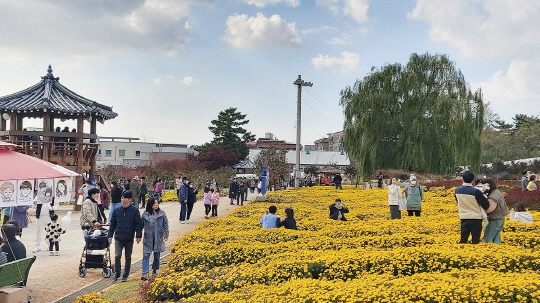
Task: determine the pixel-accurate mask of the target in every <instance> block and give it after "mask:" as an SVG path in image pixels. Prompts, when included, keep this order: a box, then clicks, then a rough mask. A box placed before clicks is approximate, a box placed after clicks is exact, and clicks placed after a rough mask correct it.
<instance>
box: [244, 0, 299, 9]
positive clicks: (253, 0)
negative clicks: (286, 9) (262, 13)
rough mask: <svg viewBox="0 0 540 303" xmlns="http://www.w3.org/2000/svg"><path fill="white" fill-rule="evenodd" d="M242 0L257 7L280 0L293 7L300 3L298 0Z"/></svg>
mask: <svg viewBox="0 0 540 303" xmlns="http://www.w3.org/2000/svg"><path fill="white" fill-rule="evenodd" d="M243 2H244V3H247V4H250V5H255V6H258V7H265V6H267V5H274V4H278V3H282V2H283V3H285V4H286V5H289V6H293V7H294V6H298V5H300V1H299V0H243Z"/></svg>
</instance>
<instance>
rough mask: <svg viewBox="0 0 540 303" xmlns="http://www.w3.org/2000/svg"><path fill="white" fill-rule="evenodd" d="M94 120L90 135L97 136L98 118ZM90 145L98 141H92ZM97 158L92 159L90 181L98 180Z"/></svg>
mask: <svg viewBox="0 0 540 303" xmlns="http://www.w3.org/2000/svg"><path fill="white" fill-rule="evenodd" d="M90 117H91V118H92V120H90V134H91V135H95V134H96V122H97V119H96V117H92V116H90ZM90 143H96V139H90ZM96 156H97V155H94V157H92V163H90V179H95V178H96Z"/></svg>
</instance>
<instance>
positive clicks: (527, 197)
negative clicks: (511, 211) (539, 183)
mask: <svg viewBox="0 0 540 303" xmlns="http://www.w3.org/2000/svg"><path fill="white" fill-rule="evenodd" d="M504 199H505V200H506V205H508V207H510V208H514V207H515V206H516V204H518V203H523V205H525V207H526V208H527V209H533V210H540V189H539V190H533V191H522V190H521V188H513V189H511V190H509V191H508V192H507V193H506V195H505V196H504Z"/></svg>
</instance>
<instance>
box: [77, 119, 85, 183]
mask: <svg viewBox="0 0 540 303" xmlns="http://www.w3.org/2000/svg"><path fill="white" fill-rule="evenodd" d="M83 128H84V118H83V115H79V116H78V117H77V172H78V173H79V174H82V173H83V159H84V158H83V156H84V146H83V133H84V132H83Z"/></svg>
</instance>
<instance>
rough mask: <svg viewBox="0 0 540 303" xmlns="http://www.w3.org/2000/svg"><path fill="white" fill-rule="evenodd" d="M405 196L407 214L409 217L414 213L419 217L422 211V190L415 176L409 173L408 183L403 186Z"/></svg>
mask: <svg viewBox="0 0 540 303" xmlns="http://www.w3.org/2000/svg"><path fill="white" fill-rule="evenodd" d="M405 197H406V198H407V214H408V215H409V217H411V216H413V215H415V216H417V217H420V212H421V211H422V199H424V190H423V189H422V186H421V185H419V184H418V182H417V180H416V176H415V175H414V174H411V177H410V184H409V185H407V187H405Z"/></svg>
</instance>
